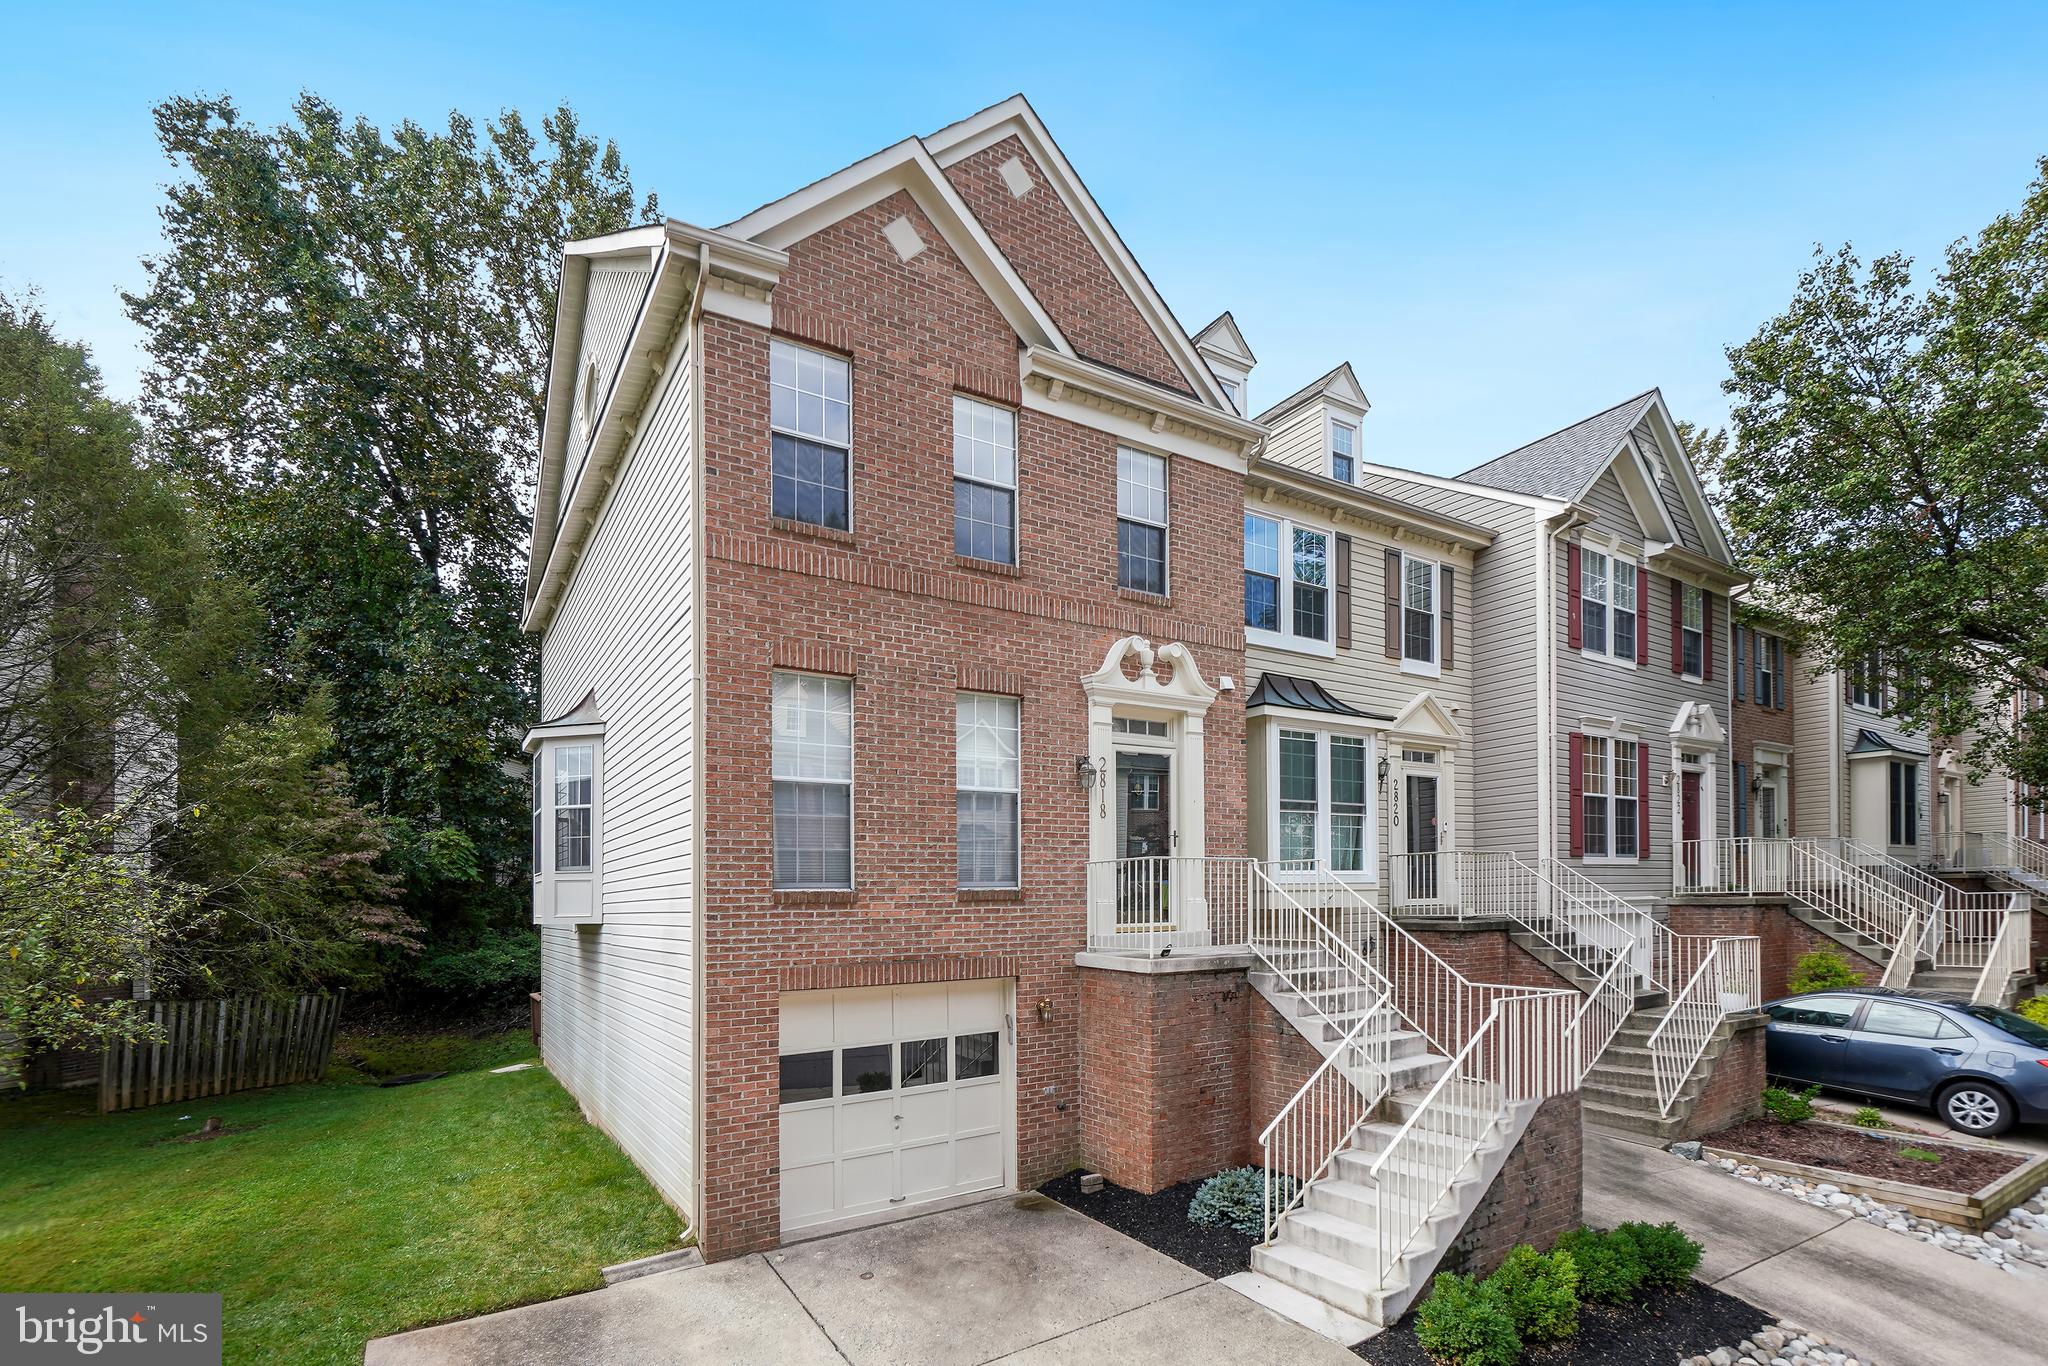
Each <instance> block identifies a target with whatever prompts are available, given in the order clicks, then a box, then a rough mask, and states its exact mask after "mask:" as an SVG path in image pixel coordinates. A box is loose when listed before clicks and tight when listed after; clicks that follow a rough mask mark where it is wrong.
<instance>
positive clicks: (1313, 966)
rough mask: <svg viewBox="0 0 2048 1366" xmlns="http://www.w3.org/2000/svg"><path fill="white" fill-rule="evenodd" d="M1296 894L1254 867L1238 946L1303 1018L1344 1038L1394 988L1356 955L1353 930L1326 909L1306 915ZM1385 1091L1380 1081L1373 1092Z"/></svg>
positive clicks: (1383, 1003)
mask: <svg viewBox="0 0 2048 1366" xmlns="http://www.w3.org/2000/svg"><path fill="white" fill-rule="evenodd" d="M1299 890H1300V889H1299V888H1297V887H1290V886H1283V885H1282V884H1281V883H1279V882H1277V881H1275V880H1274V878H1273V876H1272V875H1271V873H1269V872H1268V871H1267V869H1266V868H1265V867H1263V866H1254V867H1253V868H1252V870H1251V880H1250V897H1249V901H1248V903H1247V904H1248V910H1247V913H1246V919H1245V926H1244V932H1245V937H1244V940H1243V942H1244V943H1245V945H1246V946H1247V947H1248V948H1250V950H1251V951H1252V953H1253V954H1254V955H1255V956H1256V957H1257V958H1258V959H1259V961H1260V962H1261V963H1262V964H1263V965H1264V966H1265V967H1266V968H1267V969H1268V970H1269V971H1271V972H1272V973H1273V974H1274V975H1276V976H1277V977H1279V978H1280V980H1281V982H1282V983H1283V984H1285V986H1286V987H1287V989H1288V990H1289V991H1290V992H1292V993H1293V994H1294V995H1295V996H1297V997H1299V998H1300V999H1301V1000H1302V1001H1303V1002H1304V1005H1305V1009H1304V1013H1305V1014H1306V1015H1307V1016H1309V1017H1312V1018H1313V1019H1314V1020H1315V1022H1316V1023H1318V1024H1324V1025H1328V1026H1330V1028H1331V1030H1332V1031H1333V1032H1334V1034H1335V1035H1336V1037H1338V1038H1345V1037H1347V1036H1348V1034H1349V1032H1350V1031H1351V1029H1352V1025H1353V1023H1354V1021H1353V1017H1354V1016H1356V1015H1358V1014H1359V1012H1361V1011H1363V1012H1365V1013H1366V1014H1365V1018H1367V1019H1370V1018H1372V1017H1373V1016H1374V1014H1376V1013H1377V1012H1378V1011H1380V1010H1381V1009H1382V1008H1383V1007H1385V1006H1386V1004H1387V1000H1388V997H1389V996H1391V995H1392V994H1393V990H1394V988H1393V984H1392V982H1391V981H1389V980H1388V978H1387V977H1386V976H1385V974H1384V973H1383V971H1382V969H1381V968H1380V967H1379V966H1378V965H1376V964H1374V963H1372V962H1371V961H1369V960H1368V959H1367V958H1366V956H1365V955H1364V954H1363V953H1361V952H1360V951H1359V948H1358V941H1357V938H1356V935H1357V930H1356V928H1355V926H1353V925H1350V924H1347V923H1346V922H1345V920H1344V919H1343V917H1342V916H1341V915H1339V914H1337V913H1335V912H1333V910H1332V909H1331V908H1328V907H1321V906H1318V907H1317V908H1315V909H1313V910H1311V909H1310V907H1309V906H1307V905H1304V904H1303V902H1302V901H1301V900H1300V899H1299V897H1298V896H1297V892H1298V891H1299ZM1367 905H1368V906H1369V905H1370V903H1367ZM1384 1090H1385V1084H1384V1080H1382V1081H1381V1083H1380V1084H1379V1087H1378V1091H1379V1092H1383V1091H1384ZM1375 1094H1378V1092H1376V1093H1375Z"/></svg>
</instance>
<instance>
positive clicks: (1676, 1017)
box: [1648, 937, 1763, 1116]
mask: <svg viewBox="0 0 2048 1366" xmlns="http://www.w3.org/2000/svg"><path fill="white" fill-rule="evenodd" d="M1762 962H1763V960H1762V952H1761V941H1759V940H1757V939H1755V938H1750V937H1744V938H1728V939H1720V940H1716V941H1715V943H1714V946H1713V947H1712V948H1711V949H1709V950H1708V951H1707V954H1706V956H1705V957H1704V958H1703V959H1702V960H1701V962H1700V965H1699V967H1698V968H1697V969H1696V970H1695V971H1694V972H1693V975H1692V977H1691V979H1690V980H1688V981H1687V982H1686V984H1685V985H1684V986H1683V987H1682V988H1680V989H1679V990H1678V992H1677V993H1676V994H1675V995H1674V997H1673V998H1672V1002H1671V1008H1670V1009H1669V1010H1667V1011H1666V1012H1665V1013H1664V1018H1663V1019H1662V1020H1660V1021H1659V1022H1658V1024H1657V1027H1656V1028H1655V1029H1654V1030H1652V1031H1650V1040H1649V1045H1648V1047H1649V1050H1650V1071H1651V1075H1652V1076H1653V1077H1655V1079H1656V1083H1657V1105H1658V1112H1659V1113H1660V1114H1663V1115H1667V1116H1668V1115H1669V1114H1670V1113H1671V1107H1672V1106H1673V1105H1674V1104H1676V1103H1677V1100H1678V1095H1679V1092H1680V1091H1682V1090H1683V1089H1684V1088H1685V1083H1686V1079H1687V1078H1689V1077H1690V1076H1692V1073H1693V1069H1694V1068H1696V1067H1698V1066H1699V1062H1700V1058H1701V1057H1702V1056H1704V1055H1705V1053H1706V1051H1707V1045H1708V1044H1709V1043H1711V1042H1712V1041H1713V1037H1714V1031H1715V1030H1716V1029H1717V1028H1719V1027H1720V1024H1721V1021H1722V1020H1723V1019H1724V1018H1726V1017H1727V1016H1729V1015H1731V1014H1734V1013H1736V1012H1737V1011H1741V1010H1754V1009H1755V1008H1756V1007H1758V1006H1759V1005H1761V1004H1762V1003H1763V966H1762Z"/></svg>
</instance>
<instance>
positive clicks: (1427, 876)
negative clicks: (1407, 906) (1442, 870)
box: [1404, 773, 1442, 901]
mask: <svg viewBox="0 0 2048 1366" xmlns="http://www.w3.org/2000/svg"><path fill="white" fill-rule="evenodd" d="M1441 847H1442V844H1441V842H1440V840H1439V838H1438V833H1437V816H1436V775H1435V774H1434V773H1411V774H1409V775H1408V838H1407V852H1408V854H1409V856H1410V857H1408V858H1407V859H1406V860H1404V862H1405V863H1406V864H1407V867H1408V874H1407V876H1408V887H1407V893H1408V900H1410V901H1435V900H1437V899H1438V897H1439V895H1440V894H1441V887H1442V884H1441V882H1440V880H1439V877H1438V870H1437V863H1438V860H1437V858H1436V857H1435V855H1436V851H1437V850H1438V849H1440V848H1441Z"/></svg>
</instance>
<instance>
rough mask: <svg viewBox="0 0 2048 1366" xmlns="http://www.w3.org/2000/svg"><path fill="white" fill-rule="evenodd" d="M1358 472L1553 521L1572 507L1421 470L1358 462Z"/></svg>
mask: <svg viewBox="0 0 2048 1366" xmlns="http://www.w3.org/2000/svg"><path fill="white" fill-rule="evenodd" d="M1358 469H1359V472H1360V473H1361V474H1376V475H1378V476H1379V477H1380V478H1382V479H1401V480H1405V481H1407V482H1408V483H1411V484H1420V485H1421V486H1422V487H1423V488H1426V489H1442V490H1443V491H1444V492H1446V493H1462V494H1465V495H1466V496H1467V497H1471V498H1485V499H1487V500H1489V501H1491V502H1495V503H1502V504H1505V505H1506V506H1508V507H1518V508H1528V509H1529V510H1530V511H1532V512H1534V513H1535V514H1536V515H1537V517H1539V518H1548V517H1555V516H1557V515H1558V514H1560V513H1563V512H1569V511H1571V510H1572V508H1573V506H1574V505H1573V504H1571V503H1565V502H1560V501H1559V500H1557V499H1555V498H1543V497H1539V496H1538V495H1536V494H1533V493H1513V492H1510V491H1509V490H1507V489H1496V488H1489V487H1488V486H1487V485H1485V484H1471V483H1467V482H1466V481H1464V480H1462V479H1453V478H1451V477H1450V476H1448V475H1443V474H1424V473H1423V472H1422V471H1421V470H1404V469H1402V468H1401V467H1400V466H1398V465H1381V464H1377V463H1375V462H1373V461H1370V460H1363V461H1360V462H1359V466H1358Z"/></svg>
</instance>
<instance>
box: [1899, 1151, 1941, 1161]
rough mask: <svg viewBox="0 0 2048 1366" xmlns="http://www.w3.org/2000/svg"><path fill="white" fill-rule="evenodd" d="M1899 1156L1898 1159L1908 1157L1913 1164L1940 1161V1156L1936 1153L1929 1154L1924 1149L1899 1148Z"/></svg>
mask: <svg viewBox="0 0 2048 1366" xmlns="http://www.w3.org/2000/svg"><path fill="white" fill-rule="evenodd" d="M1899 1156H1900V1157H1910V1158H1912V1159H1913V1160H1914V1161H1915V1162H1939V1161H1941V1154H1940V1153H1937V1152H1930V1151H1929V1150H1928V1149H1926V1148H1901V1149H1899Z"/></svg>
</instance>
